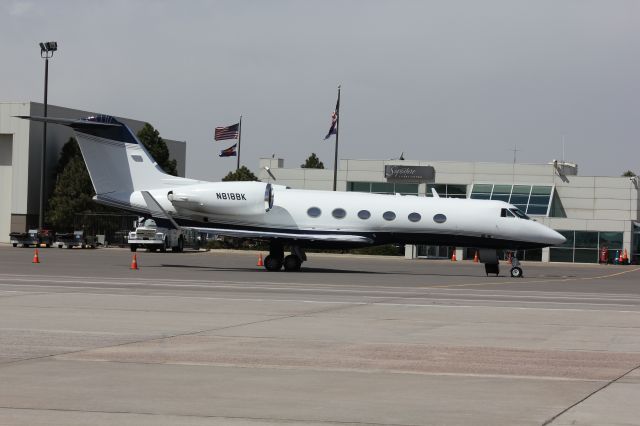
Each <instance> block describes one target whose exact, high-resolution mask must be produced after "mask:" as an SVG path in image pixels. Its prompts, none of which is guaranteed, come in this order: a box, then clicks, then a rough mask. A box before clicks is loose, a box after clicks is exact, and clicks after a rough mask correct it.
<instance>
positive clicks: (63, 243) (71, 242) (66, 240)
mask: <svg viewBox="0 0 640 426" xmlns="http://www.w3.org/2000/svg"><path fill="white" fill-rule="evenodd" d="M55 245H57V246H58V248H63V247H66V248H68V249H70V248H73V247H80V248H96V245H97V239H96V237H95V236H93V235H87V236H85V235H84V231H74V232H69V233H64V234H57V235H56V242H55Z"/></svg>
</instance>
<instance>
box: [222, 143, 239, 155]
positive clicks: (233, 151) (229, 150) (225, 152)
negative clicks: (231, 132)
mask: <svg viewBox="0 0 640 426" xmlns="http://www.w3.org/2000/svg"><path fill="white" fill-rule="evenodd" d="M236 145H238V144H237V143H234V144H233V145H231V146H230V147H229V148H227V149H223V150H222V151H220V157H235V156H236V155H237V153H236Z"/></svg>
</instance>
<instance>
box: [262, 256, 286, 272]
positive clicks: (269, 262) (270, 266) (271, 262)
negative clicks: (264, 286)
mask: <svg viewBox="0 0 640 426" xmlns="http://www.w3.org/2000/svg"><path fill="white" fill-rule="evenodd" d="M264 267H265V269H266V270H267V271H270V272H276V271H279V270H280V269H282V259H279V258H277V257H273V256H271V255H269V256H267V257H265V258H264Z"/></svg>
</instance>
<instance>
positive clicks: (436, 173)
mask: <svg viewBox="0 0 640 426" xmlns="http://www.w3.org/2000/svg"><path fill="white" fill-rule="evenodd" d="M258 177H259V178H260V180H262V181H264V182H267V181H272V182H273V181H274V178H275V183H277V184H280V185H286V186H289V187H291V188H299V189H322V190H331V189H333V170H332V169H327V170H325V169H304V168H285V167H284V160H283V159H280V158H263V159H260V168H259V174H258ZM638 187H639V182H638V178H636V177H634V178H628V177H600V176H580V175H579V174H578V166H577V165H576V164H572V163H566V162H557V161H553V162H551V163H549V164H518V163H515V164H507V163H480V162H477V163H475V162H448V161H400V160H387V161H384V160H340V161H339V167H338V173H337V187H336V189H337V190H338V191H358V192H372V193H378V194H402V195H414V196H420V197H431V196H432V188H433V189H435V190H436V191H437V193H438V195H439V196H441V197H459V198H476V199H485V200H502V201H506V202H509V203H511V204H513V205H515V206H517V207H518V208H519V209H520V210H522V211H523V212H526V213H527V214H528V215H529V216H531V217H532V218H533V219H535V220H537V221H539V222H541V223H543V224H545V225H547V226H549V227H551V228H553V229H555V230H556V231H558V232H560V233H561V234H562V235H564V236H565V237H566V238H567V241H566V242H565V244H563V245H562V246H559V247H550V248H544V249H539V250H527V251H525V252H524V253H518V257H519V258H520V259H523V260H529V261H543V262H576V263H596V262H598V259H599V253H600V250H601V249H603V248H607V249H608V250H609V254H610V256H611V257H613V256H614V255H615V253H616V252H618V253H621V252H622V251H624V250H625V249H626V250H627V253H628V256H629V259H631V260H632V261H635V260H636V259H637V258H638V255H640V223H639V221H638V218H639V212H640V204H638V201H639V200H638ZM390 202H391V203H392V202H393V199H390ZM453 250H454V248H452V247H438V246H428V245H424V246H406V247H405V256H406V257H408V258H446V257H451V254H452V251H453ZM455 250H456V256H457V258H458V259H462V258H466V259H470V258H473V256H474V253H475V250H474V248H472V247H469V248H462V247H456V248H455Z"/></svg>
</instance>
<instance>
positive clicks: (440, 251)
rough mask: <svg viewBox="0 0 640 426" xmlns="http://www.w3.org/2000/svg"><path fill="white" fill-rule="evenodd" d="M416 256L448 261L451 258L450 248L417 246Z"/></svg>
mask: <svg viewBox="0 0 640 426" xmlns="http://www.w3.org/2000/svg"><path fill="white" fill-rule="evenodd" d="M416 256H417V257H421V258H427V259H448V258H449V257H450V247H449V246H427V245H422V244H421V245H418V246H416Z"/></svg>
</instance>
